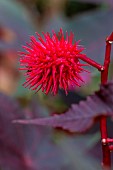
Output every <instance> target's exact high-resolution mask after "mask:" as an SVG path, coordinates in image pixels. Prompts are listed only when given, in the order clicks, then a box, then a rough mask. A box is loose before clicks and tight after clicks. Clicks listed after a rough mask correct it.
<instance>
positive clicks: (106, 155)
mask: <svg viewBox="0 0 113 170" xmlns="http://www.w3.org/2000/svg"><path fill="white" fill-rule="evenodd" d="M110 53H111V42H110V41H109V40H106V52H105V60H104V71H102V72H101V83H102V84H104V83H106V82H107V80H108V69H109V64H110ZM100 130H101V140H102V151H103V168H104V169H107V170H108V169H109V170H110V169H111V156H110V149H109V144H108V143H107V138H108V133H107V120H106V117H105V116H102V117H101V119H100ZM103 141H106V142H103Z"/></svg>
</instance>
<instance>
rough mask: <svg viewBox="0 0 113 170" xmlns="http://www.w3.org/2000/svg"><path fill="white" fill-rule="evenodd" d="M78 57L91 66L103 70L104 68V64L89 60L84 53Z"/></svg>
mask: <svg viewBox="0 0 113 170" xmlns="http://www.w3.org/2000/svg"><path fill="white" fill-rule="evenodd" d="M80 59H81V60H83V61H85V62H86V63H88V64H90V65H91V66H93V67H95V68H97V69H98V70H99V71H103V70H104V66H102V65H100V64H98V63H96V62H95V61H94V60H91V59H90V58H88V57H87V56H86V55H84V56H82V57H81V58H80Z"/></svg>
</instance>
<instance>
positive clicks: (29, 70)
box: [19, 29, 86, 95]
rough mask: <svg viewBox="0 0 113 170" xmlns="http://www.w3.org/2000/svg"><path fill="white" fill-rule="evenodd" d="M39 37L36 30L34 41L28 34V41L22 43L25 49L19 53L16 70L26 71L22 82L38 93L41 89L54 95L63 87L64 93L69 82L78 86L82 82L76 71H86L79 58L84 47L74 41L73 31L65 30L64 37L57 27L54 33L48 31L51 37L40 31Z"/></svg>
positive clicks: (67, 88) (78, 72)
mask: <svg viewBox="0 0 113 170" xmlns="http://www.w3.org/2000/svg"><path fill="white" fill-rule="evenodd" d="M42 34H43V36H44V38H43V37H41V36H40V35H39V34H38V33H36V35H37V37H38V41H37V40H36V38H35V37H34V36H31V37H30V40H31V41H30V43H27V46H23V48H24V49H25V50H26V52H20V53H19V54H20V55H21V58H20V65H21V66H22V68H20V70H26V73H25V76H26V82H25V83H24V84H23V85H24V86H25V87H29V88H31V89H32V90H35V91H36V92H38V91H39V90H40V89H42V91H43V92H45V94H48V93H49V92H50V91H51V92H52V93H53V95H56V94H57V92H58V89H59V88H61V89H64V90H65V93H66V94H68V90H69V85H70V84H71V85H73V86H75V85H76V86H80V83H79V82H80V81H83V80H82V78H81V76H80V73H82V72H83V71H86V70H85V69H84V68H82V66H86V64H81V63H80V61H79V59H80V58H82V56H83V57H84V56H85V54H82V51H83V50H84V48H83V47H82V46H80V45H79V41H78V42H76V41H74V43H73V38H74V34H73V33H72V32H70V35H68V33H67V32H66V38H64V33H63V30H62V29H60V31H59V33H58V36H57V34H56V33H55V31H52V36H50V34H49V33H48V32H47V33H43V32H42Z"/></svg>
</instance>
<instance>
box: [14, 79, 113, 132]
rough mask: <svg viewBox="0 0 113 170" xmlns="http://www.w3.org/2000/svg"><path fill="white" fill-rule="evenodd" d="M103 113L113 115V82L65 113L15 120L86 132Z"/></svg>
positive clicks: (102, 86)
mask: <svg viewBox="0 0 113 170" xmlns="http://www.w3.org/2000/svg"><path fill="white" fill-rule="evenodd" d="M102 115H105V116H113V82H109V83H108V84H106V85H101V87H100V90H99V91H97V92H96V93H95V94H94V95H91V96H89V97H87V100H86V101H81V102H80V103H79V104H73V105H72V107H71V108H70V109H69V110H68V111H67V112H66V113H64V114H61V115H54V116H51V117H48V118H39V119H31V120H15V121H14V122H15V123H21V124H34V125H48V126H52V127H60V128H63V129H64V130H68V131H70V132H84V131H86V130H87V129H88V128H90V127H91V126H92V125H93V123H94V121H95V119H96V118H98V117H100V116H102Z"/></svg>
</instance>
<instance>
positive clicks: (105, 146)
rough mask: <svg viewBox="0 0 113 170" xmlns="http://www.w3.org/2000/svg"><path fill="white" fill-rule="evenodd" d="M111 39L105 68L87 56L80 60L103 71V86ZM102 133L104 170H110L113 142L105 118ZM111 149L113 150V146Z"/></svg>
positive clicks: (101, 126)
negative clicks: (111, 143)
mask: <svg viewBox="0 0 113 170" xmlns="http://www.w3.org/2000/svg"><path fill="white" fill-rule="evenodd" d="M110 39H113V33H112V34H111V35H110V37H108V38H107V40H106V52H105V60H104V66H102V65H100V64H98V63H96V62H95V61H93V60H91V59H90V58H88V57H86V56H82V57H81V58H80V59H81V60H83V61H85V62H86V63H88V64H90V65H91V66H93V67H95V68H97V69H98V70H99V71H101V84H104V83H106V82H107V80H108V70H109V64H110V53H111V43H112V42H113V41H111V40H110ZM100 131H101V141H102V152H103V163H102V164H103V169H104V170H110V169H111V155H110V146H109V142H112V140H110V141H109V139H108V133H107V121H106V117H105V116H101V119H100ZM111 148H112V150H113V146H111Z"/></svg>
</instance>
